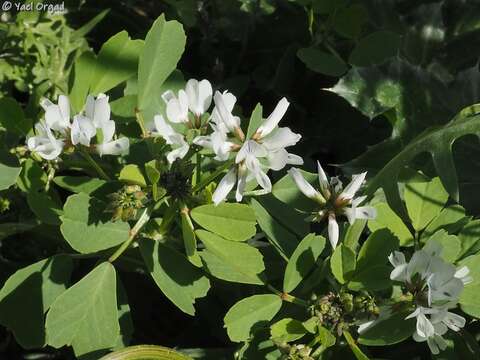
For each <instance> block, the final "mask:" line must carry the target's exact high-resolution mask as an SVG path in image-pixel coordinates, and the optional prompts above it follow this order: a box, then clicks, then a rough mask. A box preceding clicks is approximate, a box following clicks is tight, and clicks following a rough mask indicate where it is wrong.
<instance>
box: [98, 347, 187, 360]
mask: <svg viewBox="0 0 480 360" xmlns="http://www.w3.org/2000/svg"><path fill="white" fill-rule="evenodd" d="M191 359H192V358H190V357H188V356H186V355H183V354H182V353H179V352H177V351H175V350H173V349H169V348H166V347H163V346H157V345H136V346H129V347H126V348H125V349H121V350H118V351H115V352H113V353H110V354H108V355H105V356H104V357H102V358H101V359H100V360H191Z"/></svg>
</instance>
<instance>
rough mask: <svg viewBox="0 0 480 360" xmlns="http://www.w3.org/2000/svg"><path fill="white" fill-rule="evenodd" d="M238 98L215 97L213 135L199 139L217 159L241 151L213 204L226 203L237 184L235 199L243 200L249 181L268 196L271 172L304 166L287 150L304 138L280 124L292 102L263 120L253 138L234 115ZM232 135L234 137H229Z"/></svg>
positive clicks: (281, 106)
mask: <svg viewBox="0 0 480 360" xmlns="http://www.w3.org/2000/svg"><path fill="white" fill-rule="evenodd" d="M235 100H236V99H235V97H234V96H233V95H231V94H230V93H227V92H225V93H223V94H222V93H220V92H218V91H217V92H216V93H215V96H214V101H215V109H214V111H213V113H212V119H213V122H214V124H213V126H212V128H213V129H214V131H213V133H212V134H211V135H210V139H209V140H207V139H206V138H205V137H203V138H200V139H196V140H197V141H198V142H203V143H204V144H205V145H207V146H208V147H210V148H211V149H213V151H214V152H215V154H216V159H225V160H226V159H228V157H229V153H231V152H235V151H236V152H237V153H236V155H235V165H234V166H233V167H232V169H230V170H229V172H228V173H227V174H226V175H225V177H224V178H223V179H222V181H220V183H219V185H218V187H217V189H216V191H215V193H214V194H213V201H214V203H215V204H218V203H219V202H221V201H222V200H224V199H225V198H226V197H227V195H228V194H229V192H230V191H231V190H232V189H233V187H234V186H235V183H236V184H237V189H236V192H235V199H236V200H237V201H241V200H242V198H243V193H244V190H245V187H246V184H247V182H248V181H251V180H255V181H256V183H257V184H258V185H259V186H260V187H261V188H262V189H263V191H264V192H266V193H268V192H270V191H271V190H272V183H271V181H270V179H269V177H268V175H267V172H268V170H275V171H276V170H281V169H283V168H284V167H285V166H286V165H287V164H294V165H301V164H303V160H302V158H301V157H299V156H297V155H294V154H290V153H288V152H287V151H286V150H285V148H286V147H289V146H292V145H295V144H296V143H297V142H298V141H299V140H300V138H301V136H300V135H298V134H295V133H294V132H292V131H291V130H290V129H289V128H280V127H278V123H279V122H280V120H281V119H282V117H283V115H284V114H285V112H286V111H287V108H288V105H289V103H288V101H287V100H286V99H285V98H283V99H281V100H280V101H279V103H278V104H277V106H276V107H275V109H274V110H273V112H272V114H271V115H270V116H269V117H268V118H267V119H265V120H264V121H263V123H262V124H261V125H260V126H259V127H258V129H257V130H256V131H255V132H254V133H253V135H252V136H251V137H250V138H249V139H246V138H245V134H244V133H243V131H242V130H241V128H240V118H238V117H236V116H234V115H233V114H232V109H233V106H234V104H235ZM229 134H230V135H231V137H230V138H229Z"/></svg>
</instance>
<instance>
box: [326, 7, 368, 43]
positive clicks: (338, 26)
mask: <svg viewBox="0 0 480 360" xmlns="http://www.w3.org/2000/svg"><path fill="white" fill-rule="evenodd" d="M367 21H368V12H367V10H366V9H365V7H364V6H362V5H360V4H353V5H351V6H347V7H344V8H341V9H339V10H338V12H336V13H335V17H334V22H333V28H334V29H335V31H336V32H337V33H339V34H340V35H342V36H344V37H346V38H350V39H355V38H357V37H358V36H359V35H360V32H361V31H362V26H363V25H364V24H365V23H366V22H367Z"/></svg>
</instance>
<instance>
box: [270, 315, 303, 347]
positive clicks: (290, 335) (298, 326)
mask: <svg viewBox="0 0 480 360" xmlns="http://www.w3.org/2000/svg"><path fill="white" fill-rule="evenodd" d="M270 334H271V338H272V339H275V340H276V341H280V342H290V341H295V340H298V339H300V338H302V337H303V336H304V335H305V334H307V329H305V327H304V326H303V324H302V322H300V321H298V320H296V319H292V318H284V319H282V320H279V321H277V322H276V323H275V324H273V325H272V326H271V328H270Z"/></svg>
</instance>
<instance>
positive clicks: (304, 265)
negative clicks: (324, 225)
mask: <svg viewBox="0 0 480 360" xmlns="http://www.w3.org/2000/svg"><path fill="white" fill-rule="evenodd" d="M324 247H325V238H324V237H322V236H319V235H317V236H316V235H315V234H309V235H307V236H306V237H305V238H304V239H303V240H302V241H301V242H300V244H298V246H297V248H296V249H295V251H294V252H293V254H292V256H291V257H290V260H289V261H288V264H287V268H286V269H285V276H284V278H283V291H284V292H286V293H288V292H291V291H293V290H294V289H295V288H296V287H297V285H298V284H300V282H301V281H302V280H303V279H304V278H305V277H306V276H307V275H308V274H309V273H310V271H311V270H312V268H313V267H314V265H315V263H316V261H317V259H318V257H319V256H320V254H321V253H322V251H323V249H324Z"/></svg>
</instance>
